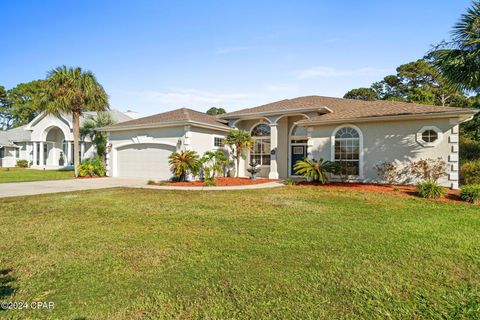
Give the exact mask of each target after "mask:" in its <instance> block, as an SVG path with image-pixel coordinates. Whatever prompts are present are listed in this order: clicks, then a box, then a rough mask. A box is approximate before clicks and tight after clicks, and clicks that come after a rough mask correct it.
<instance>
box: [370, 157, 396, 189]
mask: <svg viewBox="0 0 480 320" xmlns="http://www.w3.org/2000/svg"><path fill="white" fill-rule="evenodd" d="M375 169H376V170H377V173H378V176H379V177H380V179H381V180H382V181H383V182H386V183H388V184H395V183H398V182H400V181H399V180H400V179H399V178H400V177H399V176H400V172H399V170H398V168H397V165H396V164H395V162H381V163H379V164H377V165H375Z"/></svg>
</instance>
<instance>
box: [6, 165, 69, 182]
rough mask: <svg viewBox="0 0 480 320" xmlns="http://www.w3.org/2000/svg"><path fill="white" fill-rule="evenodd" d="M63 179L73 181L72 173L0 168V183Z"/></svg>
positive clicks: (66, 171) (67, 171)
mask: <svg viewBox="0 0 480 320" xmlns="http://www.w3.org/2000/svg"><path fill="white" fill-rule="evenodd" d="M63 179H73V171H70V170H35V169H24V168H0V183H5V182H27V181H44V180H63Z"/></svg>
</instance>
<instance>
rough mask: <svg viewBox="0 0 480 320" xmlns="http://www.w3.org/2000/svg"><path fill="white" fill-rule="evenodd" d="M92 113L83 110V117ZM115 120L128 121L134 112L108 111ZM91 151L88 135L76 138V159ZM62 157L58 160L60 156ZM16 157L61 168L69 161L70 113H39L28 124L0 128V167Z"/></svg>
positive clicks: (89, 153) (71, 132) (88, 154)
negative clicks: (7, 128) (79, 139)
mask: <svg viewBox="0 0 480 320" xmlns="http://www.w3.org/2000/svg"><path fill="white" fill-rule="evenodd" d="M95 114H96V113H95V112H85V113H84V115H83V117H81V119H80V125H81V124H82V123H83V121H84V120H85V118H86V117H88V116H94V115H95ZM110 114H111V115H112V118H113V119H114V120H115V121H117V122H122V121H128V120H132V119H133V118H134V116H135V113H132V112H131V111H130V112H125V113H123V112H120V111H117V110H111V111H110ZM94 154H95V147H94V146H93V145H92V143H91V141H90V138H89V137H84V139H83V140H81V141H80V159H84V158H88V157H91V156H93V155H94ZM61 158H62V159H63V161H61V160H60V159H61ZM17 160H27V161H28V162H29V163H30V164H31V166H32V167H37V168H62V167H69V166H71V164H72V163H73V126H72V119H71V115H65V116H60V117H54V116H51V115H47V114H45V113H42V114H40V115H38V116H37V117H36V118H35V119H33V120H32V121H31V122H30V123H29V124H27V125H24V126H21V127H17V128H14V129H10V130H7V131H0V167H14V166H15V165H16V163H17Z"/></svg>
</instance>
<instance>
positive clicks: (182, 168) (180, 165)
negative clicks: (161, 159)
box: [168, 150, 200, 181]
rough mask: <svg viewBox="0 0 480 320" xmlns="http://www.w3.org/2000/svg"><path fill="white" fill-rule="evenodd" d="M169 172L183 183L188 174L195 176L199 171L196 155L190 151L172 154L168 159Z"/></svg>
mask: <svg viewBox="0 0 480 320" xmlns="http://www.w3.org/2000/svg"><path fill="white" fill-rule="evenodd" d="M168 164H169V165H170V171H171V172H172V173H173V174H174V175H175V176H177V177H179V178H180V180H181V181H185V180H186V177H187V175H188V174H189V173H191V174H197V173H198V170H199V169H200V161H199V157H198V154H197V153H196V152H195V151H192V150H186V151H180V152H172V153H171V154H170V156H169V157H168Z"/></svg>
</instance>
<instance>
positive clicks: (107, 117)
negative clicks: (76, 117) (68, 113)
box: [80, 112, 116, 160]
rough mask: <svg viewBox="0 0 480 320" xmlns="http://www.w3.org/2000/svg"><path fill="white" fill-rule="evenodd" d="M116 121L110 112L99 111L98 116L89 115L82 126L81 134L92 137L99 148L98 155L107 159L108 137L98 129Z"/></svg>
mask: <svg viewBox="0 0 480 320" xmlns="http://www.w3.org/2000/svg"><path fill="white" fill-rule="evenodd" d="M115 123H116V121H115V120H114V119H113V118H112V115H111V114H110V113H109V112H98V113H97V114H96V116H88V117H87V118H86V119H85V121H84V122H83V124H82V127H81V128H80V136H81V137H82V139H83V138H84V137H87V136H88V137H90V139H91V140H92V142H93V143H95V147H96V149H97V155H98V156H99V157H100V159H102V160H104V159H105V154H106V149H107V137H106V135H105V133H103V132H101V131H98V130H97V128H101V127H105V126H109V125H112V124H115Z"/></svg>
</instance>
